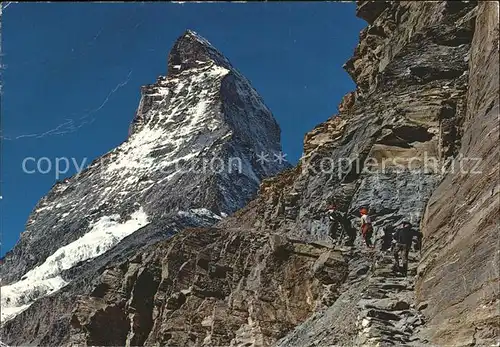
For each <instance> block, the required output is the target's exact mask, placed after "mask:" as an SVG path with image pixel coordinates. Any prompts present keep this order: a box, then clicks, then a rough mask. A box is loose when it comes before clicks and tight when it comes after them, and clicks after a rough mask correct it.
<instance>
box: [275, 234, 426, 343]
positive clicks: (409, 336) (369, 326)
mask: <svg viewBox="0 0 500 347" xmlns="http://www.w3.org/2000/svg"><path fill="white" fill-rule="evenodd" d="M334 248H335V250H337V251H340V252H341V253H342V254H343V255H344V256H345V257H346V258H347V259H348V262H349V275H348V277H347V280H346V281H345V283H344V284H343V285H342V287H341V288H340V290H339V293H340V295H339V297H338V298H337V300H336V301H335V302H334V303H333V304H331V305H330V306H329V307H326V308H324V309H323V310H320V311H318V312H317V313H316V314H314V315H313V316H312V317H311V318H310V319H308V320H307V321H306V322H304V323H303V324H301V325H299V326H298V327H296V329H294V331H293V332H292V333H290V334H289V335H288V336H287V337H286V338H284V339H282V340H281V341H279V342H278V343H277V344H276V346H278V347H292V346H301V347H317V346H349V347H350V346H356V347H358V346H363V347H375V346H376V347H385V346H412V347H424V346H430V345H429V344H428V343H427V342H426V341H420V340H418V339H417V338H415V336H416V334H415V333H416V332H417V331H418V329H419V327H420V326H421V325H423V324H424V317H423V316H422V314H421V313H420V312H419V311H418V310H417V308H416V307H415V305H414V301H415V300H414V288H415V276H416V273H417V266H418V261H419V254H418V253H416V252H411V253H410V256H409V269H408V276H407V277H404V276H402V275H399V274H396V273H393V271H392V264H393V256H392V253H390V252H382V251H381V250H380V249H379V248H376V249H367V248H366V247H365V246H364V245H362V244H361V240H359V239H358V240H357V241H356V244H355V246H354V247H339V246H335V247H334Z"/></svg>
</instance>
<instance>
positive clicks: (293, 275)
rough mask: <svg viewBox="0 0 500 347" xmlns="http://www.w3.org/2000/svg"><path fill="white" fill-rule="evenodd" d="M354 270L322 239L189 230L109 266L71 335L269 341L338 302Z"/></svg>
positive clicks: (125, 340)
mask: <svg viewBox="0 0 500 347" xmlns="http://www.w3.org/2000/svg"><path fill="white" fill-rule="evenodd" d="M346 276H347V266H346V262H345V260H344V257H343V256H342V254H341V252H338V251H337V252H335V251H332V250H330V249H328V248H327V247H324V246H321V245H307V244H304V243H302V242H298V241H295V242H294V241H290V240H287V239H286V238H284V237H282V236H279V235H273V234H269V233H258V232H255V231H252V230H241V229H239V230H222V229H208V230H206V229H202V230H186V231H184V232H182V233H180V234H179V235H177V236H175V237H173V238H172V240H170V241H168V242H166V243H164V244H162V245H158V246H154V247H152V248H150V249H149V250H147V251H146V252H144V253H142V254H140V255H139V256H137V257H135V258H131V259H130V260H129V261H127V262H125V263H122V264H120V265H117V266H111V267H108V268H107V269H106V270H105V271H104V273H103V274H102V275H101V276H100V282H99V283H98V284H97V285H96V287H95V290H94V291H93V292H92V293H91V295H90V296H86V297H81V298H79V300H78V301H77V302H76V305H75V309H74V311H73V316H72V321H71V322H72V331H71V340H70V343H73V344H76V345H118V346H123V345H132V346H135V345H143V344H145V345H159V346H165V345H167V346H198V345H209V346H229V345H254V344H255V345H269V344H271V343H272V342H274V341H275V340H276V339H278V338H280V337H282V336H284V335H285V334H286V333H287V332H288V331H290V330H291V329H292V328H293V327H294V326H296V325H297V324H298V323H300V322H302V321H303V320H305V319H306V318H307V317H308V316H310V315H311V313H312V312H314V311H315V310H316V309H318V308H320V307H325V306H326V305H329V304H331V303H332V302H334V301H335V299H336V297H337V296H338V292H337V290H338V287H339V286H340V284H341V283H343V282H344V279H345V277H346ZM109 326H111V327H115V326H116V329H114V330H112V331H116V333H112V334H111V333H110V331H109V330H108V327H109Z"/></svg>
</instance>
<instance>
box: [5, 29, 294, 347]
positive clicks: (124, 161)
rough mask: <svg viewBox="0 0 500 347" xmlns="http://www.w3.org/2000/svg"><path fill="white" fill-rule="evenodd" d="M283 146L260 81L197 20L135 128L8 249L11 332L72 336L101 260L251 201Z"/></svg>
mask: <svg viewBox="0 0 500 347" xmlns="http://www.w3.org/2000/svg"><path fill="white" fill-rule="evenodd" d="M279 152H281V145H280V129H279V126H278V124H277V123H276V121H275V120H274V118H273V116H272V114H271V112H270V111H269V109H268V108H267V107H266V105H265V104H264V102H263V100H262V98H261V97H260V96H259V95H258V94H257V92H256V91H255V90H254V89H253V87H252V86H251V84H250V82H249V81H248V80H247V79H246V78H245V77H244V76H242V75H241V74H240V73H239V72H238V71H237V70H236V69H235V68H233V67H232V65H231V64H230V62H229V61H228V60H227V59H226V58H225V57H224V56H223V55H222V54H221V53H220V52H218V51H217V50H216V49H215V48H214V47H213V46H212V45H210V43H208V42H207V41H206V40H205V39H203V38H202V37H200V36H199V35H197V34H196V33H194V32H192V31H187V32H186V33H185V34H184V35H182V36H181V37H180V38H179V39H178V40H177V42H176V43H175V44H174V46H173V48H172V51H171V54H170V56H169V61H168V74H167V76H165V77H160V78H159V79H158V81H157V82H156V83H155V84H153V85H149V86H145V87H143V88H142V97H141V101H140V105H139V107H138V109H137V114H136V116H135V118H134V121H133V124H132V125H131V127H130V134H129V137H128V139H127V140H126V141H125V142H124V143H123V144H121V145H120V146H119V147H117V148H116V149H114V150H112V151H110V152H109V153H107V154H105V155H104V156H103V157H101V158H98V159H96V160H95V161H94V162H93V163H92V164H91V165H90V166H89V167H88V168H86V169H85V170H84V171H83V172H81V173H79V174H78V175H76V176H74V177H71V178H68V179H65V180H64V181H61V182H58V183H57V184H56V185H55V186H54V187H53V188H52V190H51V191H50V192H49V193H48V194H47V195H46V196H45V197H44V198H43V199H42V200H41V201H40V202H39V203H38V205H37V206H36V207H35V209H34V211H33V213H32V214H31V215H30V217H29V219H28V222H27V225H26V231H25V232H23V233H22V235H21V238H20V240H19V242H18V243H17V244H16V246H15V247H14V249H13V250H12V251H10V252H8V253H7V255H6V256H5V258H4V259H3V261H2V266H1V268H0V276H1V278H2V288H1V291H2V297H1V299H2V301H1V303H2V323H5V324H4V325H3V327H2V335H3V338H2V339H3V341H4V342H7V343H14V344H39V343H42V344H44V343H45V344H50V345H59V344H61V343H62V341H63V340H61V339H63V338H64V337H67V333H68V331H69V314H70V312H71V309H72V304H73V298H74V296H75V295H77V294H85V293H87V290H89V288H91V286H92V285H91V283H92V280H93V278H95V277H96V276H97V275H98V272H99V271H100V268H101V267H102V266H104V265H105V264H107V263H108V262H110V261H113V262H116V261H118V260H120V259H126V258H127V257H128V256H132V255H134V254H135V253H136V252H140V251H141V250H142V249H145V248H147V246H148V245H150V244H152V243H154V242H157V241H159V240H164V239H167V238H169V237H170V236H171V235H172V234H175V233H176V232H178V231H179V230H182V229H184V228H186V227H208V226H210V225H213V224H214V223H215V222H217V221H218V220H220V219H221V218H222V217H223V216H225V215H227V214H230V213H232V212H234V211H235V210H237V209H239V208H241V207H243V206H244V204H245V203H246V202H247V201H248V200H250V199H251V198H252V197H253V196H254V194H255V192H256V191H257V189H258V187H259V184H260V181H261V180H262V179H263V178H264V177H267V176H270V175H274V174H276V173H278V172H279V171H280V170H282V169H283V168H286V167H287V166H288V164H287V163H286V162H276V161H271V162H267V163H265V165H261V164H260V163H258V162H257V154H260V153H267V154H269V155H271V156H272V155H273V154H275V153H279ZM117 245H118V246H117ZM61 288H62V290H61ZM47 295H49V296H50V297H47V298H44V297H45V296H47ZM39 299H40V300H41V301H40V300H39ZM50 306H52V307H53V309H52V312H50V314H47V307H50ZM14 317H16V318H14ZM9 319H13V320H12V321H8V322H5V321H6V320H9Z"/></svg>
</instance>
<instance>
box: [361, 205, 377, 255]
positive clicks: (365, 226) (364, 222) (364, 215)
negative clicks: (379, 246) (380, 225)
mask: <svg viewBox="0 0 500 347" xmlns="http://www.w3.org/2000/svg"><path fill="white" fill-rule="evenodd" d="M359 213H360V214H361V234H362V235H363V238H364V239H365V243H366V245H367V246H368V248H373V247H374V246H373V244H372V235H373V226H372V220H371V218H370V216H369V215H368V210H367V209H366V208H365V207H362V208H361V209H360V210H359Z"/></svg>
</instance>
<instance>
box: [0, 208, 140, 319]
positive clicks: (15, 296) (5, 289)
mask: <svg viewBox="0 0 500 347" xmlns="http://www.w3.org/2000/svg"><path fill="white" fill-rule="evenodd" d="M119 219H120V216H119V215H112V216H105V217H102V218H100V219H99V220H98V221H96V222H94V223H92V225H91V226H90V231H89V232H88V233H86V234H85V235H83V236H82V237H80V238H79V239H77V240H75V241H73V242H71V243H70V244H68V245H66V246H63V247H61V248H59V249H58V250H57V251H56V252H55V253H54V254H52V255H51V256H49V257H48V258H47V259H46V260H45V261H44V262H43V263H42V264H41V265H39V266H37V267H35V268H33V269H32V270H30V271H28V272H27V273H26V274H25V275H24V276H23V277H22V278H21V280H20V281H17V282H15V283H12V284H9V285H6V286H2V287H1V288H0V291H1V323H3V322H5V321H7V320H9V319H12V318H13V317H15V316H16V315H17V314H19V313H20V312H22V311H23V310H25V309H26V308H28V307H29V306H30V305H31V304H32V303H33V302H34V301H36V300H37V299H39V298H41V297H44V296H46V295H48V294H52V293H54V292H56V291H58V290H59V289H61V288H63V287H64V286H65V285H67V284H68V282H66V281H65V280H64V279H63V278H62V277H61V276H60V274H61V272H62V271H64V270H68V269H71V268H72V267H73V266H75V265H76V264H78V263H79V262H82V261H87V260H90V259H93V258H95V257H98V256H99V255H101V254H103V253H105V252H107V251H108V250H109V249H111V248H112V247H114V246H115V245H116V244H118V243H119V242H120V241H121V240H122V239H124V238H125V237H127V236H129V235H130V234H132V233H133V232H135V231H136V230H138V229H140V228H142V227H143V226H145V225H147V224H149V222H148V216H147V215H146V213H145V212H144V211H143V209H142V208H140V209H139V210H138V211H136V212H134V213H132V215H131V216H130V219H129V220H127V221H126V222H124V223H119Z"/></svg>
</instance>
